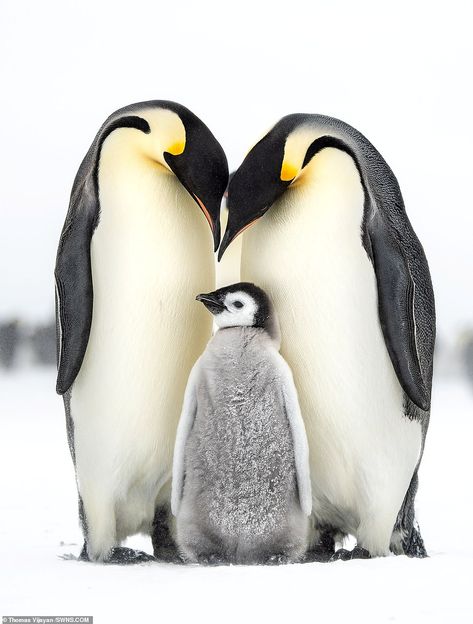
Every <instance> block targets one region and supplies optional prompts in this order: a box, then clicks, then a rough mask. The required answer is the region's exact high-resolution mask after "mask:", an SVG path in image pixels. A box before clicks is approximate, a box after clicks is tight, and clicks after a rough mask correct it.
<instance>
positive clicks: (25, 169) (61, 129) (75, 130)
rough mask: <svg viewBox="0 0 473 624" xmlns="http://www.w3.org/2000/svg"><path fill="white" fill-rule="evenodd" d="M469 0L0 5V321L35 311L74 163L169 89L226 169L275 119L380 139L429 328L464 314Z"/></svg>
mask: <svg viewBox="0 0 473 624" xmlns="http://www.w3.org/2000/svg"><path fill="white" fill-rule="evenodd" d="M472 6H473V5H472V4H471V2H469V1H467V0H465V1H460V0H450V1H449V2H442V3H437V2H427V1H425V2H420V1H417V2H414V1H413V0H411V1H410V2H403V1H397V2H393V3H387V2H379V1H378V2H367V1H364V0H357V1H356V2H350V1H346V2H343V1H334V0H330V1H328V0H327V1H324V2H321V1H315V0H312V1H309V2H303V1H301V0H292V2H288V1H286V2H277V1H276V0H272V1H269V2H266V1H260V2H258V1H257V0H253V1H252V2H244V1H243V0H241V1H237V2H236V1H233V2H225V1H224V0H220V1H219V2H209V1H207V0H197V1H194V2H191V1H189V0H180V1H176V0H167V1H166V2H162V1H161V0H155V1H154V2H144V1H142V0H135V1H134V2H127V3H122V2H120V1H117V0H116V1H114V2H105V1H104V2H99V1H98V0H95V1H90V0H81V1H77V2H74V1H67V0H42V1H41V2H33V1H32V0H30V2H23V3H20V2H18V1H17V0H13V1H10V0H3V2H2V16H1V22H0V66H1V84H0V93H1V95H0V114H1V122H0V158H1V163H0V170H1V185H0V211H1V220H0V317H2V316H4V315H5V314H13V313H14V314H20V315H21V316H23V317H26V318H29V319H31V318H46V317H47V316H48V315H49V314H50V312H51V311H52V307H53V278H52V272H53V266H54V259H55V253H56V245H57V241H58V237H59V233H60V230H61V227H62V222H63V220H64V216H65V213H66V209H67V204H68V196H69V192H70V187H71V184H72V180H73V178H74V175H75V173H76V170H77V167H78V165H79V163H80V161H81V159H82V157H83V156H84V154H85V152H86V150H87V148H88V146H89V144H90V142H91V140H92V138H93V137H94V135H95V133H96V131H97V129H98V127H99V126H100V124H101V123H102V121H103V120H104V118H105V117H106V116H107V115H108V114H109V113H111V112H112V111H114V110H115V109H117V108H119V107H120V106H124V105H126V104H129V103H131V102H136V101H141V100H146V99H172V100H175V101H178V102H180V103H182V104H184V105H186V106H187V107H189V108H190V109H191V110H193V111H194V112H195V113H196V114H197V115H198V116H199V117H201V118H202V119H203V121H205V123H206V124H207V125H208V126H209V127H210V128H211V129H212V131H213V132H214V134H215V135H216V137H217V138H218V139H219V141H220V142H221V143H222V145H223V148H224V149H225V151H226V153H227V156H228V158H229V163H230V167H231V168H235V167H237V166H238V164H239V163H240V162H241V160H242V158H243V157H244V155H245V153H246V151H247V150H248V148H249V147H250V146H251V145H253V144H254V142H255V140H256V139H258V138H259V137H260V136H262V135H263V134H264V132H265V131H266V130H267V129H268V128H269V127H270V126H271V125H273V124H274V123H275V122H276V121H277V120H278V119H279V118H280V117H282V116H283V115H285V114H288V113H294V112H307V113H324V114H328V115H332V116H335V117H340V118H341V119H343V120H344V121H347V122H348V123H350V124H352V125H354V126H355V127H356V128H358V129H359V130H360V131H361V132H363V133H364V134H365V135H366V136H367V137H368V138H369V139H370V140H371V141H372V142H373V143H374V145H375V146H376V147H377V148H378V149H379V150H380V151H381V153H382V154H383V156H384V157H385V158H386V160H387V161H388V163H389V164H390V165H391V167H392V168H393V170H394V172H395V173H396V175H397V177H398V180H399V182H400V184H401V189H402V191H403V195H404V199H405V202H406V207H407V210H408V214H409V217H410V218H411V221H412V223H413V225H414V227H415V229H416V231H417V233H418V235H419V237H420V239H421V241H422V242H423V244H424V247H425V250H426V253H427V256H428V259H429V261H430V266H431V271H432V276H433V280H434V286H435V289H436V297H437V310H438V317H439V318H438V324H439V329H440V331H441V332H443V333H446V332H450V331H452V330H456V329H458V328H460V327H462V326H463V325H464V324H467V323H469V324H471V323H473V280H472V275H473V245H472V238H473V237H472V232H473V202H472V194H471V190H470V189H471V179H472V165H473V161H472V158H471V150H470V145H471V144H472V141H473V130H472V124H471V115H472V111H473V101H472V100H473V98H472V91H471V82H472V75H473V73H472V67H473V64H472V61H473V54H472V52H473V45H472V35H471V28H472V19H471V18H472V13H473V12H472Z"/></svg>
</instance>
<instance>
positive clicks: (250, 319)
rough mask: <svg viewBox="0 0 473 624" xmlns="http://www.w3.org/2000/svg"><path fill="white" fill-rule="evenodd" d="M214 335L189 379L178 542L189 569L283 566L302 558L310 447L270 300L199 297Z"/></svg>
mask: <svg viewBox="0 0 473 624" xmlns="http://www.w3.org/2000/svg"><path fill="white" fill-rule="evenodd" d="M197 300H198V301H201V302H202V303H203V304H204V305H205V306H206V307H207V309H208V310H209V311H210V312H211V313H212V314H213V316H214V318H215V323H216V325H217V327H218V330H217V332H216V334H215V335H214V337H213V338H212V340H211V341H210V342H209V344H208V345H207V348H206V350H205V351H204V353H203V354H202V356H201V357H200V358H199V360H198V361H197V363H196V364H195V366H194V368H193V369H192V372H191V374H190V376H189V381H188V384H187V388H186V393H185V399H184V404H183V410H182V415H181V419H180V421H179V426H178V431H177V436H176V446H175V452H174V462H173V482H172V499H171V500H172V511H173V513H174V515H176V516H177V532H176V536H177V543H178V546H179V549H180V552H181V554H182V556H183V558H184V559H185V560H186V561H189V562H194V563H196V562H200V563H211V564H218V563H237V564H265V563H266V564H277V563H289V562H293V561H298V560H299V559H300V558H301V557H302V556H303V555H304V554H305V552H306V549H307V545H308V536H309V516H310V513H311V506H312V497H311V490H310V472H309V458H308V443H307V437H306V433H305V429H304V422H303V420H302V416H301V413H300V409H299V403H298V399H297V392H296V389H295V386H294V382H293V379H292V373H291V371H290V369H289V367H288V365H287V364H286V362H285V361H284V359H283V358H282V357H281V355H280V354H279V329H278V323H277V318H276V315H275V313H274V310H273V308H272V304H271V302H270V300H269V298H268V296H267V295H266V293H265V292H264V291H263V290H261V289H260V288H258V287H257V286H255V285H254V284H249V283H238V284H233V285H232V286H227V287H224V288H220V289H218V290H216V291H215V292H211V293H206V294H201V295H198V296H197Z"/></svg>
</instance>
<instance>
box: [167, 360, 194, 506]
mask: <svg viewBox="0 0 473 624" xmlns="http://www.w3.org/2000/svg"><path fill="white" fill-rule="evenodd" d="M199 362H200V358H199V359H198V360H197V362H196V363H195V364H194V367H193V368H192V370H191V372H190V375H189V379H188V380H187V386H186V391H185V393H184V401H183V403H182V411H181V417H180V419H179V424H178V426H177V433H176V442H175V444H174V457H173V464H172V490H171V511H172V514H173V515H174V516H177V514H178V512H179V507H180V505H181V500H182V494H183V489H184V477H185V459H186V457H185V452H186V445H187V439H188V438H189V434H190V432H191V431H192V427H193V426H194V420H195V416H196V413H197V392H196V385H197V384H196V382H197V376H198V370H199Z"/></svg>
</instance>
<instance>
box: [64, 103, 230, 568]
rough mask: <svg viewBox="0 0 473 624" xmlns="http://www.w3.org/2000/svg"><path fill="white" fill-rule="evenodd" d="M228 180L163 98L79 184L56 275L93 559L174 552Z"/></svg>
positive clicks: (114, 129)
mask: <svg viewBox="0 0 473 624" xmlns="http://www.w3.org/2000/svg"><path fill="white" fill-rule="evenodd" d="M227 180H228V166H227V161H226V158H225V154H224V152H223V150H222V148H221V146H220V144H219V143H218V142H217V140H216V139H215V137H214V136H213V135H212V133H211V132H210V130H209V129H208V128H207V127H206V126H205V125H204V124H203V123H202V121H201V120H200V119H198V118H197V117H196V116H195V115H194V114H193V113H192V112H191V111H189V110H188V109H187V108H185V107H184V106H181V105H179V104H176V103H174V102H168V101H158V100H157V101H150V102H143V103H139V104H133V105H131V106H127V107H125V108H122V109H120V110H118V111H117V112H115V113H113V114H112V115H111V116H110V117H109V118H108V119H107V120H106V121H105V123H104V124H103V126H102V127H101V128H100V130H99V132H98V134H97V136H96V137H95V139H94V141H93V143H92V145H91V147H90V149H89V151H88V152H87V154H86V156H85V158H84V160H83V162H82V164H81V166H80V168H79V171H78V173H77V176H76V178H75V181H74V185H73V188H72V193H71V200H70V206H69V211H68V213H67V217H66V221H65V224H64V228H63V230H62V234H61V238H60V241H59V249H58V254H57V262H56V271H55V277H56V296H57V325H58V347H59V349H58V358H59V370H58V378H57V392H58V393H59V394H62V395H64V402H65V407H66V419H67V428H68V438H69V445H70V449H71V453H72V457H73V460H74V464H75V469H76V477H77V485H78V490H79V510H80V517H81V521H82V527H83V532H84V538H85V544H84V549H83V552H82V557H83V558H88V559H90V560H94V561H110V562H133V561H140V560H143V559H145V560H146V559H147V558H148V556H147V555H145V553H140V552H135V551H132V550H131V549H126V548H121V547H120V542H121V541H122V540H123V539H125V538H126V537H127V536H129V535H131V534H134V533H137V532H151V531H152V530H153V544H154V547H155V553H156V551H159V549H160V547H164V548H168V547H169V546H170V536H169V532H168V529H167V527H166V515H167V507H168V500H169V496H170V475H171V467H172V453H173V448H174V438H175V433H176V428H177V423H178V419H179V414H180V409H181V404H182V398H183V394H184V390H185V385H186V381H187V377H188V374H189V371H190V369H191V367H192V365H193V364H194V362H195V360H196V359H197V357H198V355H200V353H201V352H202V350H203V349H204V347H205V344H206V343H207V341H208V339H209V336H210V334H211V322H210V319H209V318H208V316H207V315H206V314H205V311H203V310H200V309H198V308H197V307H196V306H194V305H192V304H189V305H188V304H187V302H188V301H189V300H192V297H191V296H190V295H192V293H194V295H196V294H197V293H199V292H201V291H202V290H203V289H206V288H210V289H212V287H213V286H214V283H215V269H214V256H213V253H212V247H215V248H216V247H217V246H218V243H219V240H220V227H219V211H220V202H221V199H222V196H223V193H224V191H225V187H226V185H227ZM209 226H210V229H209ZM212 239H213V240H212ZM153 519H154V529H152V525H153Z"/></svg>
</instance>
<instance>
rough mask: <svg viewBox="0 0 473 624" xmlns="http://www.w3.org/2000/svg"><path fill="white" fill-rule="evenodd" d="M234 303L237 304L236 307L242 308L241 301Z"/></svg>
mask: <svg viewBox="0 0 473 624" xmlns="http://www.w3.org/2000/svg"><path fill="white" fill-rule="evenodd" d="M233 305H234V306H235V308H242V307H243V304H242V302H241V301H234V302H233Z"/></svg>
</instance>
